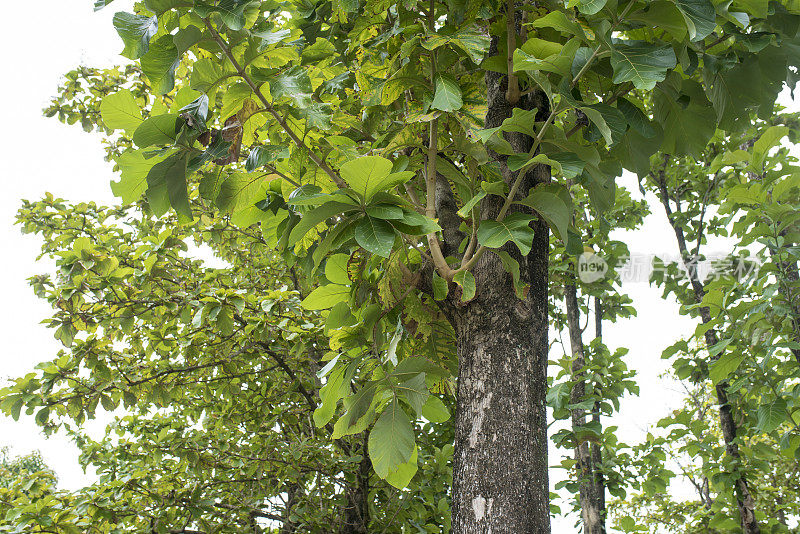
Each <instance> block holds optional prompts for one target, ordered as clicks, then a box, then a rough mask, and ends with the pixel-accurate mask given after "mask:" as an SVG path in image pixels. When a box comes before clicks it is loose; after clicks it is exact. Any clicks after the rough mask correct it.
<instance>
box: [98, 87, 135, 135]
mask: <svg viewBox="0 0 800 534" xmlns="http://www.w3.org/2000/svg"><path fill="white" fill-rule="evenodd" d="M100 116H101V117H102V118H103V123H105V125H106V126H108V127H109V128H111V129H112V130H125V133H126V134H128V135H133V132H134V131H136V128H138V127H139V125H140V124H141V123H142V121H143V120H144V119H142V111H141V109H139V105H138V104H136V99H135V98H134V97H133V93H131V92H130V91H129V90H127V89H122V90H121V91H117V92H116V93H113V94H110V95H108V96H106V97H105V98H103V101H102V102H101V103H100Z"/></svg>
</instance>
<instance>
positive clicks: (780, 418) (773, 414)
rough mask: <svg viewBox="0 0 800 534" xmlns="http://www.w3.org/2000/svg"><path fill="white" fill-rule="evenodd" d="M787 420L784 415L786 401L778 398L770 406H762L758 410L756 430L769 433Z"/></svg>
mask: <svg viewBox="0 0 800 534" xmlns="http://www.w3.org/2000/svg"><path fill="white" fill-rule="evenodd" d="M787 418H788V416H787V414H786V400H784V399H783V398H778V399H776V400H775V401H774V402H772V403H770V404H764V405H762V406H761V407H759V409H758V429H759V430H761V431H762V432H766V433H770V432H773V431H775V430H776V429H777V428H778V427H779V426H781V424H783V422H784V421H786V419H787Z"/></svg>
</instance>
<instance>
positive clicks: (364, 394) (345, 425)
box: [332, 382, 378, 439]
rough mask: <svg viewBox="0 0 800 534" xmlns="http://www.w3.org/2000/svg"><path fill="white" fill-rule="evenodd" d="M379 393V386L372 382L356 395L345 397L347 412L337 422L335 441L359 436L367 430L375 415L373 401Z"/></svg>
mask: <svg viewBox="0 0 800 534" xmlns="http://www.w3.org/2000/svg"><path fill="white" fill-rule="evenodd" d="M377 391H378V384H377V383H376V382H370V383H368V384H366V385H365V386H364V387H362V388H361V389H359V390H358V391H356V392H355V393H354V394H352V395H350V396H349V397H345V399H344V407H345V409H346V410H347V411H346V412H345V414H344V415H343V416H341V417H340V418H339V420H338V421H336V424H335V425H334V427H333V435H332V437H333V439H339V438H340V437H342V436H349V435H352V434H357V433H359V432H363V431H364V430H366V429H367V425H369V423H370V422H371V421H372V417H373V416H374V414H375V411H374V409H373V408H374V406H373V404H374V403H373V401H374V399H375V393H376V392H377Z"/></svg>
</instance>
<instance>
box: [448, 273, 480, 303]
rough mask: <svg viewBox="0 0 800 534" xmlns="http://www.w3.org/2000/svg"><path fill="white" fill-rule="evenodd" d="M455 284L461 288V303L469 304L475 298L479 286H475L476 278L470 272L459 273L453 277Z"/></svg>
mask: <svg viewBox="0 0 800 534" xmlns="http://www.w3.org/2000/svg"><path fill="white" fill-rule="evenodd" d="M453 282H455V283H456V284H458V285H459V287H461V301H462V302H469V301H470V300H472V299H473V298H475V291H476V290H477V286H476V285H475V277H474V276H473V275H472V273H471V272H469V271H459V272H457V273H456V275H455V276H454V277H453Z"/></svg>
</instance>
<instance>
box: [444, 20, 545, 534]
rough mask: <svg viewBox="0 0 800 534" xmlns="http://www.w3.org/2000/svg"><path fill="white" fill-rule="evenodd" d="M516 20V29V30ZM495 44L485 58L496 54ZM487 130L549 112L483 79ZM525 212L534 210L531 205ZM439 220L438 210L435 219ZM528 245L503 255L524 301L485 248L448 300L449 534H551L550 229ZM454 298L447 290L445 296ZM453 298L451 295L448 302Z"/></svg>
mask: <svg viewBox="0 0 800 534" xmlns="http://www.w3.org/2000/svg"><path fill="white" fill-rule="evenodd" d="M519 22H520V21H519V20H517V26H518V27H519ZM497 50H498V39H497V37H493V38H492V42H491V46H490V50H489V55H494V54H497ZM486 85H487V99H488V108H489V109H488V112H487V115H486V121H485V124H486V127H487V128H491V127H494V126H499V125H500V124H502V122H503V120H504V119H506V118H507V117H510V116H511V114H512V110H513V109H514V107H520V108H523V109H528V110H530V109H538V110H539V113H538V114H537V119H538V120H544V119H541V118H540V117H545V118H546V117H547V116H548V114H549V108H548V102H547V99H546V97H543V95H542V94H540V93H538V92H534V93H531V94H528V95H525V96H523V97H522V98H520V99H519V100H518V101H517V102H516V103H515V104H514V105H511V104H509V102H508V101H507V100H506V87H507V79H506V76H504V75H501V74H497V73H494V72H488V73H487V75H486ZM505 136H506V139H507V140H508V141H509V143H511V145H512V146H513V147H514V149H515V151H516V152H521V153H525V152H528V151H529V150H530V149H531V147H532V146H533V140H532V139H531V138H530V137H528V136H527V135H524V134H519V133H506V134H505ZM490 154H491V156H492V157H493V159H494V160H495V161H496V162H497V163H498V165H499V167H500V170H501V172H502V175H503V179H504V180H505V181H506V183H508V184H511V183H513V181H514V179H515V177H516V173H514V172H512V171H510V170H509V169H508V166H507V164H506V159H507V158H506V157H505V156H501V155H498V154H495V153H490ZM549 180H550V169H549V167H545V166H542V165H539V166H536V167H534V168H533V169H531V170H530V171H528V172H527V174H526V176H525V177H524V180H523V183H522V187H520V189H519V193H518V195H519V198H523V197H524V196H526V195H527V193H528V190H529V189H530V188H531V187H533V186H535V185H536V184H538V183H542V182H547V181H549ZM501 204H502V199H500V197H497V196H490V197H487V198H486V199H485V200H484V201H483V203H482V207H481V219H482V220H487V219H493V218H495V217H496V216H497V214H498V213H499V210H500V206H501ZM513 209H524V210H526V213H532V212H531V211H530V210H529V209H528V208H513ZM437 216H439V217H440V220H441V219H442V214H441V213H437ZM532 224H533V225H534V226H533V227H534V230H535V235H534V240H533V248H532V249H531V252H530V254H528V256H526V257H523V256H521V255H520V253H519V250H518V249H517V247H516V245H513V244H511V243H508V244H507V245H506V246H504V247H503V249H502V250H504V251H506V252H508V253H509V255H510V256H511V257H512V258H513V259H515V260H516V261H517V262H518V263H519V264H520V275H521V281H522V283H523V284H527V285H528V286H529V290H528V292H527V295H526V296H525V297H524V298H523V299H520V298H518V297H517V295H516V293H515V291H514V286H513V283H512V279H511V275H509V274H508V273H507V272H506V271H505V270H504V269H503V265H502V263H501V261H500V258H499V257H498V256H497V255H496V254H494V253H492V252H487V253H486V254H484V255H483V256H481V258H480V259H479V260H478V262H477V263H476V264H475V266H474V268H473V270H472V272H473V275H474V276H475V281H476V285H477V288H478V289H477V293H476V295H475V297H474V298H473V299H472V300H471V301H470V302H468V303H462V302H460V301H455V300H450V303H449V304H448V305H447V306H446V308H447V309H446V310H445V313H446V314H447V315H448V318H449V319H450V322H451V323H452V324H453V327H454V329H455V331H456V334H457V336H458V358H459V375H458V395H457V409H456V418H455V431H456V438H455V453H454V457H453V503H452V512H453V520H452V532H453V534H489V533H494V534H500V533H506V532H508V533H512V532H513V533H514V534H548V533H549V532H550V506H549V500H550V499H549V497H550V492H549V487H548V478H547V476H548V473H547V468H548V464H547V443H548V441H547V414H546V410H545V397H546V394H547V349H548V344H547V329H548V309H547V290H548V288H547V283H548V274H547V265H548V255H549V251H550V244H549V229H548V227H547V224H546V223H545V222H544V221H542V220H538V221H535V222H534V223H532ZM453 293H458V292H451V296H452V294H453ZM451 298H452V297H451Z"/></svg>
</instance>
